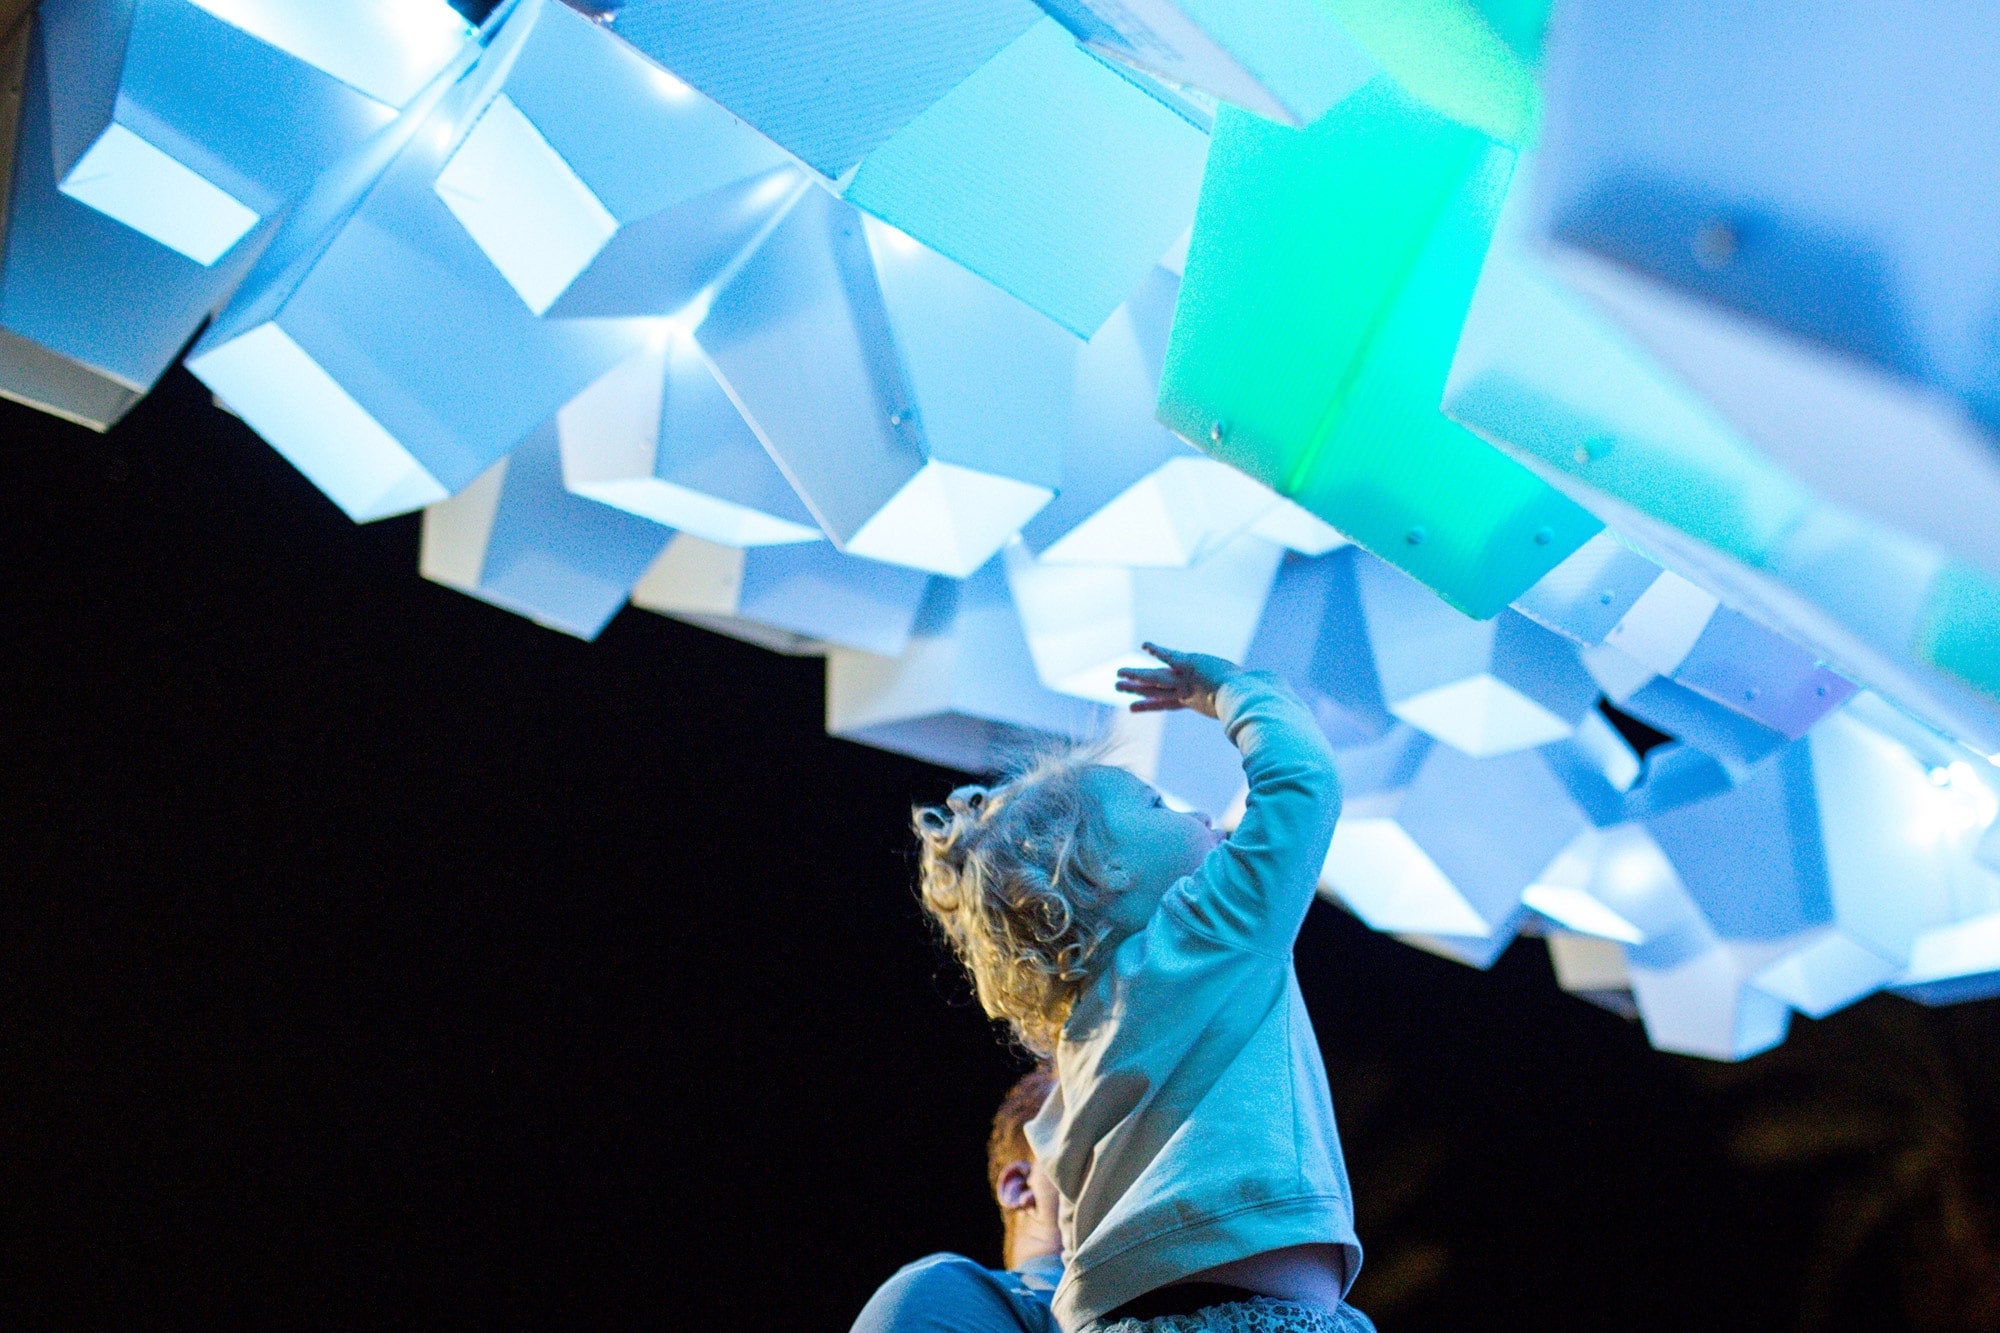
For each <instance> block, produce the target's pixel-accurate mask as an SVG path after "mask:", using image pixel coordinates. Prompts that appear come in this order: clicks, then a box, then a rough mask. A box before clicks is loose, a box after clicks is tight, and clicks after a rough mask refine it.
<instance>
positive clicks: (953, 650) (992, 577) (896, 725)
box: [826, 559, 1110, 773]
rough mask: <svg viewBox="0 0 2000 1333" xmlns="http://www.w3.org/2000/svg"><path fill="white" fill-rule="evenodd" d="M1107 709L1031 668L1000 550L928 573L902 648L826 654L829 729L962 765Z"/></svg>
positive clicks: (1083, 729)
mask: <svg viewBox="0 0 2000 1333" xmlns="http://www.w3.org/2000/svg"><path fill="white" fill-rule="evenodd" d="M1109 711H1110V710H1109V709H1106V708H1103V707H1100V706H1098V705H1095V704H1091V703H1086V702H1084V701H1082V700H1080V699H1075V698H1072V697H1070V696H1068V695H1064V694H1057V693H1056V692H1054V691H1053V690H1050V689H1049V688H1048V687H1047V686H1045V685H1043V684H1042V682H1041V681H1040V680H1039V679H1038V678H1037V677H1036V675H1035V664H1034V661H1033V659H1032V658H1030V657H1029V655H1028V645H1027V642H1026V641H1025V640H1024V639H1023V638H1022V635H1021V622H1020V618H1019V617H1018V616H1016V615H1015V613H1014V604H1013V599H1012V597H1011V596H1010V595H1009V593H1008V590H1007V577H1006V574H1005V572H1004V571H1003V570H1002V569H1001V567H1000V561H999V560H997V559H995V560H994V561H992V562H991V563H989V564H988V565H987V566H986V567H985V568H983V569H981V570H978V571H977V572H975V573H974V574H973V575H972V577H970V578H967V579H963V580H960V581H955V582H954V581H951V580H945V579H940V580H936V581H935V582H933V584H932V585H931V593H930V598H929V600H928V602H927V603H926V605H925V608H924V611H923V613H922V615H921V616H920V617H919V619H918V623H917V626H916V630H915V632H914V634H913V635H912V636H911V638H910V642H909V645H908V647H906V648H905V649H904V651H903V653H902V655H901V656H900V657H894V658H887V657H878V656H876V655H874V654H872V653H860V652H854V651H852V650H850V649H835V650H833V651H831V652H829V653H828V654H827V664H826V729H827V731H828V732H829V733H831V734H832V735H835V736H842V737H845V738H847V739H848V740H855V741H860V742H862V743H863V744H866V745H873V746H877V747H879V748H881V749H885V750H894V751H896V752H897V753H899V754H907V755H913V756H915V757H916V758H918V759H923V760H926V761H928V762H930V763H933V764H941V765H943V766H944V767H946V768H956V769H961V770H963V771H965V772H968V773H987V772H992V771H994V770H996V769H998V768H1000V767H1002V766H1003V765H1004V764H1005V763H1006V762H1007V761H1008V760H1009V759H1010V758H1012V757H1014V756H1017V755H1018V754H1020V753H1021V752H1023V751H1025V750H1027V749H1029V748H1031V747H1033V746H1035V745H1037V744H1047V743H1049V742H1050V741H1052V740H1056V741H1062V740H1068V741H1087V740H1093V739H1095V738H1097V737H1098V736H1100V735H1101V734H1102V733H1103V732H1104V730H1105V728H1106V727H1107V726H1108V725H1109V722H1110V719H1109V716H1108V714H1109Z"/></svg>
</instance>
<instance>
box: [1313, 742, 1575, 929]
mask: <svg viewBox="0 0 2000 1333" xmlns="http://www.w3.org/2000/svg"><path fill="white" fill-rule="evenodd" d="M1587 827H1589V821H1588V819H1587V818H1586V817H1585V816H1584V813H1583V811H1582V810H1581V809H1579V808H1578V806H1577V804H1576V802H1575V801H1573V800H1571V799H1570V796H1569V793H1568V792H1567V791H1566V790H1565V789H1564V787H1563V784H1562V783H1561V782H1560V781H1559V780H1558V779H1557V777H1556V775H1555V774H1554V773H1553V772H1551V771H1550V769H1549V767H1548V765H1547V764H1546V763H1545V762H1544V761H1543V759H1542V757H1541V756H1540V755H1538V754H1536V753H1534V752H1533V751H1517V752H1514V753H1511V754H1503V755H1499V756H1497V757H1494V758H1488V759H1474V758H1472V757H1470V756H1468V755H1466V754H1463V753H1461V752H1460V751H1458V750H1455V749H1453V748H1452V747H1450V746H1448V745H1435V746H1432V747H1431V748H1430V749H1429V750H1428V751H1426V752H1425V753H1424V755H1423V758H1422V760H1421V761H1420V763H1419V764H1418V766H1417V768H1416V772H1415V773H1414V775H1413V776H1412V777H1411V778H1410V779H1409V782H1408V785H1407V786H1405V787H1403V788H1401V789H1400V790H1394V791H1390V792H1386V793H1382V794H1380V795H1378V796H1376V797H1374V798H1372V799H1370V800H1367V801H1365V802H1364V801H1358V800H1351V801H1350V802H1349V804H1348V807H1347V808H1346V809H1345V810H1344V811H1343V812H1342V815H1341V821H1340V826H1339V828H1337V829H1336V830H1335V831H1334V835H1333V846H1332V848H1331V850H1330V851H1329V852H1328V854H1327V862H1326V870H1325V873H1324V875H1323V881H1324V882H1325V883H1326V884H1327V885H1329V886H1330V887H1331V888H1332V889H1333V891H1334V892H1335V893H1337V894H1338V895H1339V896H1340V899H1341V901H1343V902H1345V903H1346V904H1347V905H1348V906H1349V907H1350V908H1352V909H1353V910H1354V912H1355V914H1356V915H1357V916H1359V917H1360V918H1361V919H1362V920H1363V921H1366V922H1367V923H1368V924H1369V925H1370V926H1372V927H1374V928H1375V929H1377V930H1386V931H1396V932H1409V933H1414V934H1423V935H1444V936H1466V937H1476V938H1481V939H1485V938H1490V937H1491V936H1492V935H1493V934H1494V933H1495V932H1496V931H1499V932H1509V933H1511V930H1512V923H1513V922H1514V920H1515V918H1516V917H1517V916H1518V914H1519V912H1520V909H1521V894H1522V891H1523V890H1525V889H1526V888H1527V887H1528V886H1529V885H1530V884H1533V883H1534V882H1535V881H1536V877H1537V876H1538V875H1539V874H1540V873H1541V871H1542V869H1543V868H1544V867H1545V866H1547V865H1548V864H1549V862H1550V861H1551V860H1553V859H1554V858H1555V856H1556V855H1557V853H1559V852H1561V851H1562V850H1563V848H1564V847H1566V846H1567V845H1569V843H1570V842H1571V841H1572V840H1573V839H1574V838H1575V837H1576V836H1577V835H1578V834H1579V833H1581V832H1583V831H1584V830H1585V829H1586V828H1587Z"/></svg>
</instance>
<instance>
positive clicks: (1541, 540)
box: [1535, 528, 1556, 546]
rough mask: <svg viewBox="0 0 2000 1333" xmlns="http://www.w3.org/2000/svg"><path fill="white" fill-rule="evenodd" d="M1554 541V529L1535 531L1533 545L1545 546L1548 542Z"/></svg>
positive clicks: (1538, 529) (1537, 529)
mask: <svg viewBox="0 0 2000 1333" xmlns="http://www.w3.org/2000/svg"><path fill="white" fill-rule="evenodd" d="M1555 539H1556V530H1555V529H1554V528H1536V529H1535V545H1537V546H1547V545H1548V544H1549V543H1550V542H1552V541H1554V540H1555Z"/></svg>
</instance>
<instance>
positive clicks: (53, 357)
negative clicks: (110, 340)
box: [0, 5, 173, 430]
mask: <svg viewBox="0 0 2000 1333" xmlns="http://www.w3.org/2000/svg"><path fill="white" fill-rule="evenodd" d="M26 9H27V6H25V5H14V6H0V29H4V30H5V34H6V35H4V36H0V181H4V182H5V183H6V186H7V189H6V190H4V191H0V253H6V252H7V249H8V247H7V246H6V243H5V242H6V238H7V234H8V232H9V230H11V228H10V227H9V225H8V224H9V223H10V222H11V218H9V217H7V216H6V213H7V210H6V207H5V202H6V200H7V198H8V196H9V194H11V193H12V191H13V190H14V189H15V188H20V189H24V190H26V191H27V192H28V193H29V194H31V195H33V196H35V197H36V199H37V201H38V202H39V203H40V204H41V205H42V209H43V212H42V216H43V217H44V218H46V217H47V216H48V212H49V209H48V205H49V201H50V200H51V199H54V200H57V201H59V203H58V209H59V208H60V204H64V203H66V204H69V205H70V206H71V207H72V208H73V209H75V210H76V211H77V212H79V213H82V212H85V211H86V210H83V209H81V208H80V207H78V206H76V205H75V204H74V202H73V201H70V200H65V199H62V198H61V196H59V195H56V194H55V193H54V191H53V188H52V186H53V176H52V175H51V174H50V170H49V168H48V167H47V166H46V165H45V164H44V163H43V162H42V161H41V159H40V158H37V159H35V161H34V162H32V163H31V164H30V169H29V170H28V173H27V174H28V176H29V177H30V179H27V180H25V181H22V182H21V183H20V185H19V186H18V187H17V186H16V185H15V182H16V173H17V170H20V168H19V167H18V166H17V164H16V162H15V150H16V149H17V148H18V147H19V146H20V142H21V132H22V125H21V119H22V112H23V109H24V108H23V103H24V102H25V101H27V100H28V99H29V98H30V97H34V98H36V99H38V100H39V102H40V105H39V106H37V107H36V108H35V114H36V115H37V116H39V117H40V120H41V126H42V128H41V133H40V136H39V137H40V139H41V140H42V141H43V142H44V143H46V141H47V137H48V131H47V119H48V104H47V96H48V94H47V79H46V76H45V75H43V76H41V77H40V78H39V82H37V83H36V84H35V85H34V86H32V87H31V86H30V81H29V60H28V57H29V53H30V48H31V45H32V37H33V25H32V23H31V22H30V21H29V18H28V15H27V14H26V13H25V12H23V11H25V10H26ZM41 69H42V66H41V65H40V63H39V62H38V63H37V65H36V71H37V74H38V75H40V71H41ZM35 177H39V179H35ZM35 211H36V210H35V209H34V208H32V207H31V208H30V209H29V210H28V212H29V215H30V217H31V218H32V217H33V215H34V213H35ZM36 248H37V238H36V236H35V234H34V232H33V231H32V230H31V231H30V232H29V234H28V236H27V238H26V240H25V241H24V242H23V243H22V244H21V246H20V247H19V251H20V254H19V257H18V258H16V259H15V261H14V262H13V263H10V264H7V265H6V272H8V273H9V274H14V275H18V276H17V280H26V279H28V278H30V276H31V275H30V272H29V266H28V259H29V257H30V256H31V255H32V253H33V251H34V250H35V249H36ZM45 272H46V270H45ZM50 276H53V275H50ZM88 276H89V275H87V274H80V273H68V274H63V275H62V280H63V281H66V282H74V281H76V280H77V279H78V278H84V279H85V280H86V281H87V280H88ZM47 280H48V278H45V279H44V281H47ZM5 285H6V284H5V282H4V281H0V292H4V287H5ZM17 304H18V303H17ZM169 304H173V302H172V300H171V298H169ZM7 306H8V303H7V301H6V299H5V296H4V294H0V397H5V398H10V399H12V400H13V401H15V402H18V403H26V404H27V405H28V406H30V407H36V408H40V409H41V410H42V411H44V412H50V413H53V414H55V415H56V416H60V417H63V418H65V419H67V420H70V421H74V422H76V423H78V424H79V425H84V426H89V427H90V428H91V429H93V430H106V429H108V428H109V427H110V426H111V425H112V424H113V423H114V422H116V421H117V420H118V419H119V418H120V417H122V416H124V415H125V413H126V411H127V410H128V409H130V408H131V406H132V404H134V403H135V402H137V401H138V400H139V390H138V389H137V388H135V387H132V386H130V385H128V384H126V383H124V382H121V381H120V380H119V379H117V378H116V377H114V376H111V375H107V374H105V373H104V372H103V371H102V370H99V369H96V368H94V367H92V366H89V365H86V364H84V363H83V362H81V361H79V360H77V359H76V358H75V357H74V356H66V355H64V354H63V353H61V352H56V351H52V350H50V349H49V348H48V347H45V346H43V345H42V344H40V343H38V342H35V341H33V340H31V339H29V338H25V337H22V336H21V335H19V334H17V333H15V332H13V331H12V330H11V329H10V328H9V327H7V324H6V320H5V315H6V311H7ZM119 313H120V317H121V322H122V318H123V312H122V311H121V312H119Z"/></svg>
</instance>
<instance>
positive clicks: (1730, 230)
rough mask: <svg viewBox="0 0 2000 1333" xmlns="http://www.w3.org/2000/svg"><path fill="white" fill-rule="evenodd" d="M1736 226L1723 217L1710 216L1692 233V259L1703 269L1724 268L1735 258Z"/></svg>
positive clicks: (1736, 244)
mask: <svg viewBox="0 0 2000 1333" xmlns="http://www.w3.org/2000/svg"><path fill="white" fill-rule="evenodd" d="M1738 244H1739V242H1738V239H1737V235H1736V228H1734V227H1732V226H1730V225H1729V223H1728V221H1727V220H1726V219H1724V218H1710V219H1709V220H1708V221H1706V222H1704V223H1702V224H1701V226H1700V227H1699V228H1698V229H1697V230H1696V231H1695V234H1694V261H1695V263H1697V264H1700V265H1701V266H1702V267H1703V268H1705V269H1718V268H1724V267H1726V266H1727V265H1728V263H1729V261H1730V260H1732V259H1734V258H1736V251H1737V248H1738Z"/></svg>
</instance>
